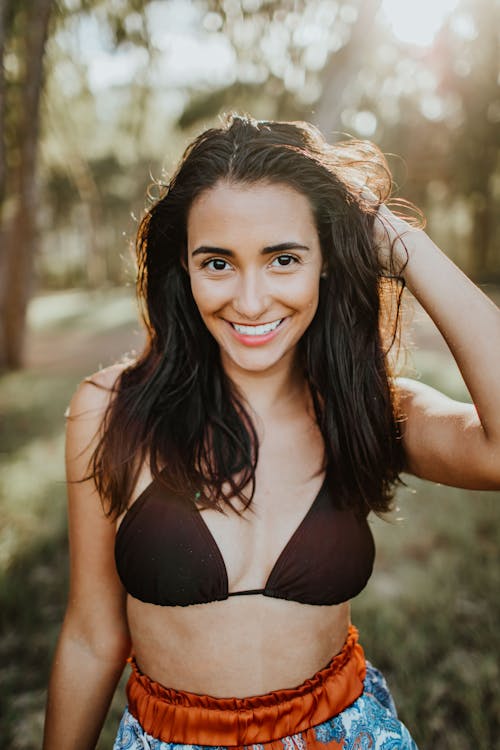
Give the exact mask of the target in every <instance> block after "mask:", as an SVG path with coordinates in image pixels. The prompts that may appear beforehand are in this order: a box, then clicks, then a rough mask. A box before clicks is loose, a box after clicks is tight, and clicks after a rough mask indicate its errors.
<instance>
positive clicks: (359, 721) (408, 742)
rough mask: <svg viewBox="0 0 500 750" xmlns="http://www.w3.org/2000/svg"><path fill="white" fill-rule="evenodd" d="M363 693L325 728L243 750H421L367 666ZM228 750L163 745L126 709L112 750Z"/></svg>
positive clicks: (377, 673)
mask: <svg viewBox="0 0 500 750" xmlns="http://www.w3.org/2000/svg"><path fill="white" fill-rule="evenodd" d="M366 667H367V669H366V678H365V683H364V690H363V693H362V694H361V695H360V697H359V698H358V699H357V700H356V701H354V703H352V704H351V705H350V706H348V708H346V709H345V710H344V711H342V712H341V713H340V714H338V715H337V716H334V717H333V718H331V719H328V720H327V721H324V722H323V723H322V724H318V725H317V726H315V727H311V728H310V729H307V730H305V731H302V732H299V733H298V734H294V735H291V736H289V737H282V738H281V739H278V740H272V741H271V742H266V743H264V744H259V745H248V746H245V748H244V750H310V749H311V748H314V750H334V749H335V750H337V749H339V750H418V748H417V746H416V744H415V742H414V741H413V739H412V738H411V736H410V733H409V732H408V730H407V728H406V727H405V726H404V724H402V723H401V722H400V721H399V719H398V717H397V713H396V707H395V705H394V701H393V699H392V696H391V694H390V692H389V688H388V687H387V683H386V681H385V678H384V676H383V675H382V673H381V672H380V671H379V670H378V669H376V668H375V667H374V666H372V665H371V664H370V662H367V663H366ZM205 748H210V749H211V750H226V748H225V747H218V746H214V745H210V746H207V745H184V744H179V743H175V742H162V741H161V740H158V739H155V738H154V737H152V736H151V735H149V734H147V733H146V732H144V730H143V729H142V727H141V725H140V724H139V722H138V721H137V719H135V718H134V717H133V716H132V715H131V714H130V713H129V711H128V710H127V709H125V712H124V714H123V716H122V720H121V722H120V726H119V729H118V734H117V737H116V740H115V744H114V745H113V750H205Z"/></svg>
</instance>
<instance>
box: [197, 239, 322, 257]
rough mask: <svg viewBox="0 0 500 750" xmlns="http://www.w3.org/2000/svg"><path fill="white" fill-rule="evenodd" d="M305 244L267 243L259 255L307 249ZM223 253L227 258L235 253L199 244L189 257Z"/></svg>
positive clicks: (222, 248)
mask: <svg viewBox="0 0 500 750" xmlns="http://www.w3.org/2000/svg"><path fill="white" fill-rule="evenodd" d="M309 249H310V248H308V247H307V245H301V244H300V243H299V242H280V243H279V244H278V245H268V246H267V247H263V248H262V250H261V251H260V254H261V255H270V254H271V253H276V252H280V251H283V250H309ZM214 253H215V254H217V255H225V256H226V257H227V258H234V256H235V253H234V251H233V250H228V249H227V248H224V247H211V246H209V245H200V247H197V248H196V250H193V252H192V253H191V257H192V258H194V257H195V255H213V254H214Z"/></svg>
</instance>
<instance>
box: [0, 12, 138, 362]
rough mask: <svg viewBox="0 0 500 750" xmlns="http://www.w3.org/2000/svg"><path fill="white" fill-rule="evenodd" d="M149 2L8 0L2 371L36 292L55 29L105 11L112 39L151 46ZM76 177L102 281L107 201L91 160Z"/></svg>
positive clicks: (2, 136) (1, 16)
mask: <svg viewBox="0 0 500 750" xmlns="http://www.w3.org/2000/svg"><path fill="white" fill-rule="evenodd" d="M146 4H147V3H145V2H143V1H142V0H124V2H117V3H106V2H103V1H102V0H80V1H78V0H71V1H70V0H60V1H59V3H56V2H54V0H38V2H37V3H34V2H33V0H0V370H1V369H13V368H17V367H19V366H21V364H22V358H23V345H24V332H25V319H26V309H27V304H28V301H29V297H30V294H31V290H32V281H33V264H34V258H35V247H36V243H37V233H36V229H37V221H36V220H37V209H38V203H39V201H38V191H37V175H36V161H37V152H38V145H39V132H40V103H41V98H42V92H43V87H44V54H45V51H46V47H47V41H48V38H49V33H52V34H56V33H57V32H58V31H59V30H60V29H61V27H62V26H63V25H64V23H65V22H66V21H67V19H68V18H71V17H74V16H78V15H79V16H84V15H86V14H89V13H90V12H91V11H92V12H94V13H97V14H98V15H99V17H100V18H101V19H102V20H103V22H104V24H105V25H106V27H107V29H108V30H109V34H110V39H111V44H112V45H113V46H114V47H115V48H116V47H117V46H119V45H121V44H123V43H125V42H127V41H132V42H133V43H134V44H140V45H143V46H146V47H147V46H148V35H147V33H146V31H145V24H141V23H139V24H135V25H134V26H133V27H130V26H129V27H127V23H126V21H127V17H128V16H129V15H131V14H134V15H135V16H136V17H138V18H139V20H140V19H141V17H142V14H143V12H144V7H145V5H146ZM68 172H69V174H70V176H71V180H72V182H73V183H74V185H75V186H76V189H77V191H78V193H79V196H80V199H81V201H82V203H83V204H84V205H85V206H87V207H88V209H89V210H88V215H89V221H90V229H89V235H90V236H91V243H90V245H91V249H93V251H94V252H91V254H90V275H91V277H92V278H93V279H97V280H102V278H103V276H104V274H103V273H101V272H100V267H101V260H100V257H99V253H98V252H97V250H96V245H95V241H94V239H93V237H92V231H93V230H95V227H96V225H97V223H98V220H99V200H98V196H97V192H96V189H95V183H94V182H93V179H92V174H91V171H90V170H89V168H88V165H87V161H86V160H85V159H81V158H80V159H78V158H76V156H75V159H74V160H72V162H71V164H69V165H68Z"/></svg>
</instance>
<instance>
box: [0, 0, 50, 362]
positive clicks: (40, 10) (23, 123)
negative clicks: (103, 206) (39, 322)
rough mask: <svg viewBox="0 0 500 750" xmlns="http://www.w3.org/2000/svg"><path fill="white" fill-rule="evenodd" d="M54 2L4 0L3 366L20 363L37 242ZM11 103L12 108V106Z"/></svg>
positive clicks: (0, 6)
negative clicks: (43, 104) (46, 57)
mask: <svg viewBox="0 0 500 750" xmlns="http://www.w3.org/2000/svg"><path fill="white" fill-rule="evenodd" d="M52 10H53V2H52V0H38V2H37V3H36V9H35V7H34V4H33V3H32V2H28V0H26V1H23V0H17V1H16V0H0V18H1V21H0V98H1V104H0V142H1V149H0V201H1V203H0V211H1V214H0V368H5V367H11V368H12V367H18V366H19V365H20V364H21V358H22V350H23V340H24V321H25V315H26V306H27V303H28V298H29V287H30V282H31V269H32V264H33V256H34V244H35V207H36V205H37V198H36V193H37V191H36V179H35V170H36V156H37V144H38V132H39V111H40V97H41V92H42V85H43V54H44V49H45V43H46V40H47V35H48V30H49V22H50V17H51V12H52ZM7 105H8V106H7Z"/></svg>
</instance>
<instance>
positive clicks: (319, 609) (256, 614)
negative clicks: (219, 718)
mask: <svg viewBox="0 0 500 750" xmlns="http://www.w3.org/2000/svg"><path fill="white" fill-rule="evenodd" d="M127 610H128V620H129V627H130V634H131V637H132V643H133V653H134V655H135V658H136V661H137V664H138V666H139V669H140V670H141V671H142V672H144V673H145V674H147V675H148V676H149V677H150V678H151V679H153V680H155V681H156V682H159V683H161V684H162V685H165V686H167V687H170V688H174V689H176V690H185V691H188V692H192V693H199V694H203V695H211V696H214V697H217V698H224V697H235V698H243V697H247V696H251V695H260V694H262V693H267V692H270V691H272V690H280V689H284V688H291V687H295V686H297V685H299V684H300V683H302V682H304V680H306V679H308V678H309V677H312V675H313V674H314V673H315V672H317V671H318V670H320V669H322V668H323V667H325V666H326V665H327V664H328V662H329V661H330V659H331V658H332V657H333V656H334V655H335V654H337V653H338V652H339V651H340V650H341V649H342V646H343V645H344V642H345V639H346V636H347V631H348V628H349V624H350V606H349V603H348V602H345V603H343V604H336V605H327V606H325V605H319V606H317V605H310V604H301V603H298V602H293V601H286V600H283V599H272V598H270V597H265V596H263V595H262V594H256V595H251V596H234V597H231V598H230V599H227V600H224V601H220V602H209V603H207V604H193V605H191V606H188V607H180V606H177V607H164V606H159V605H156V604H146V603H144V602H141V601H138V600H137V599H134V598H133V597H131V596H129V597H128V603H127Z"/></svg>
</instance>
